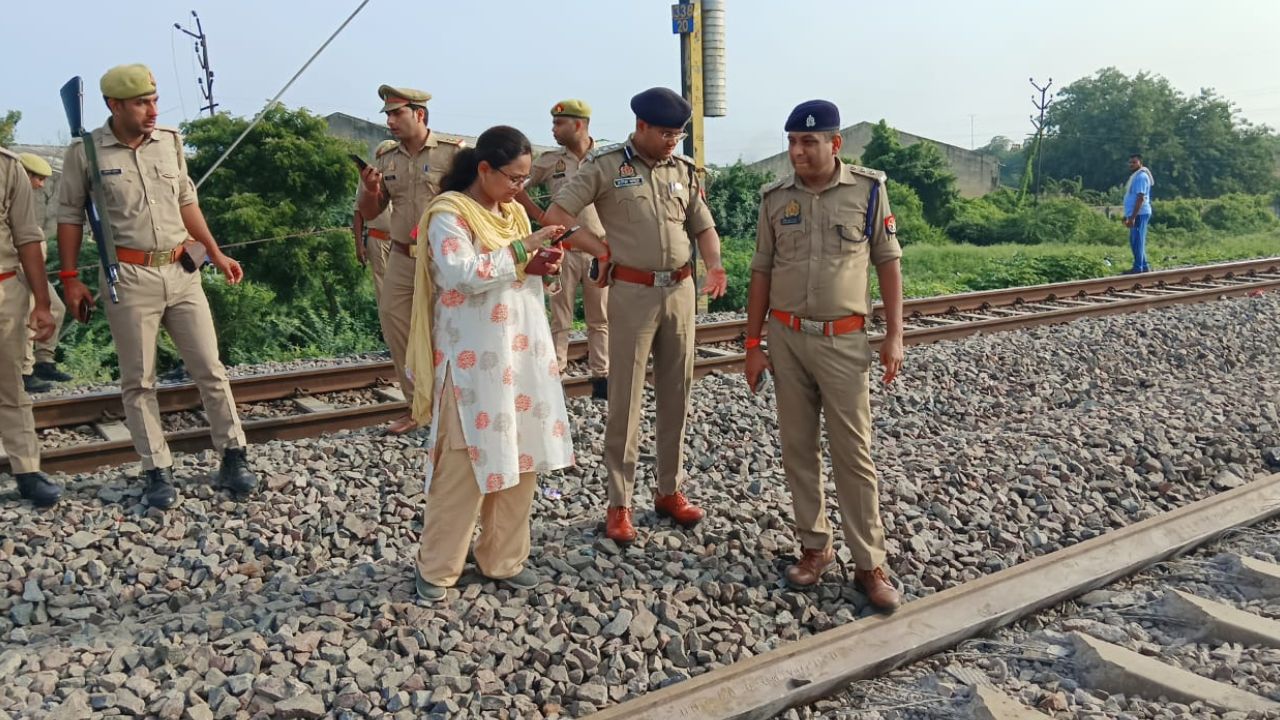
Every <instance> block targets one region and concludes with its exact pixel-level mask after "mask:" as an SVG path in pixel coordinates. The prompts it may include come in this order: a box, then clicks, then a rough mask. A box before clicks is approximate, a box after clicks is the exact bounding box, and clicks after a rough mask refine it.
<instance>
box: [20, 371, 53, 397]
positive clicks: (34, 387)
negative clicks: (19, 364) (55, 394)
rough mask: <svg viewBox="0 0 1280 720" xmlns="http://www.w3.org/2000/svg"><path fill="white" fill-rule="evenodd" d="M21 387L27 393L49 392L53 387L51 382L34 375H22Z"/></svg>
mask: <svg viewBox="0 0 1280 720" xmlns="http://www.w3.org/2000/svg"><path fill="white" fill-rule="evenodd" d="M22 389H23V390H26V391H27V392H29V393H42V392H49V391H50V390H52V389H53V383H49V382H45V381H44V380H41V379H39V378H37V377H36V376H35V375H23V376H22Z"/></svg>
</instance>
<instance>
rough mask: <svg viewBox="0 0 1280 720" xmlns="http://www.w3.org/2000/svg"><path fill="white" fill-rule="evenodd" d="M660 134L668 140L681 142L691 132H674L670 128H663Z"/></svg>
mask: <svg viewBox="0 0 1280 720" xmlns="http://www.w3.org/2000/svg"><path fill="white" fill-rule="evenodd" d="M658 134H659V135H661V136H662V139H663V140H665V141H666V142H680V141H681V140H683V139H685V138H687V137H689V133H687V132H672V131H670V130H661V131H659V132H658Z"/></svg>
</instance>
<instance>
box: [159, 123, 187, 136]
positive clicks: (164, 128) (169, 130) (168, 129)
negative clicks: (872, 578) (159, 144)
mask: <svg viewBox="0 0 1280 720" xmlns="http://www.w3.org/2000/svg"><path fill="white" fill-rule="evenodd" d="M156 130H159V131H160V132H167V133H173V134H174V135H181V134H182V131H181V130H179V129H178V128H176V127H169V126H168V125H157V126H156Z"/></svg>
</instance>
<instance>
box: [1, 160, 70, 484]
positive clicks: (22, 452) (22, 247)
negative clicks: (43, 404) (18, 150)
mask: <svg viewBox="0 0 1280 720" xmlns="http://www.w3.org/2000/svg"><path fill="white" fill-rule="evenodd" d="M43 246H44V232H43V231H42V230H41V229H40V225H39V224H38V223H37V222H36V205H35V197H34V195H32V193H31V181H30V180H29V179H28V178H27V176H26V174H25V173H24V172H23V168H22V162H21V161H20V160H19V159H18V156H17V155H15V154H13V153H12V152H9V151H8V150H6V149H5V148H0V441H3V443H4V451H5V453H6V454H7V455H8V456H9V467H10V469H11V470H12V471H13V473H14V479H15V480H17V483H18V492H19V493H20V494H21V495H22V497H24V498H26V499H27V500H30V501H31V502H32V503H33V504H35V505H36V506H38V507H48V506H49V505H52V504H54V503H56V502H58V498H59V497H61V496H62V488H61V487H60V486H58V485H55V484H54V483H52V482H50V481H49V478H48V477H46V476H45V474H44V473H42V472H40V441H39V439H38V438H37V437H36V421H35V417H34V416H33V415H32V413H31V396H29V395H27V391H26V390H25V389H23V387H22V355H23V350H24V348H26V346H27V339H28V337H29V336H30V334H31V331H32V330H34V331H35V338H36V340H38V341H45V340H48V339H49V338H50V337H51V336H52V335H53V332H54V327H53V316H52V314H51V313H50V311H49V284H48V282H43V283H36V284H35V285H33V286H28V285H27V280H26V279H27V278H39V279H41V280H44V276H45V272H44V254H43V253H42V252H41V250H40V248H41V247H43ZM32 298H34V299H35V302H34V304H35V307H34V309H30V310H28V309H29V308H30V306H31V304H32ZM28 313H29V314H28ZM24 321H25V322H24Z"/></svg>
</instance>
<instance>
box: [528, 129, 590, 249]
mask: <svg viewBox="0 0 1280 720" xmlns="http://www.w3.org/2000/svg"><path fill="white" fill-rule="evenodd" d="M594 150H595V140H592V141H591V147H589V148H587V155H586V157H587V158H589V157H591V153H592V151H594ZM585 162H586V159H585V158H584V159H583V160H579V159H578V156H577V155H574V154H573V153H571V152H569V150H568V148H559V149H558V150H551V151H549V152H545V153H543V154H541V155H539V156H538V159H537V160H534V161H533V171H532V172H530V173H529V184H530V185H546V186H547V191H548V192H549V193H550V194H551V197H555V194H556V193H557V192H559V191H560V188H562V187H564V186H565V185H566V184H568V182H569V178H572V177H573V176H574V175H576V174H577V173H578V170H579V169H581V168H582V166H583V164H584V163H585ZM574 215H575V216H576V217H577V218H578V222H579V223H581V224H582V226H583V227H584V228H586V229H587V230H588V231H590V232H591V234H592V235H595V236H596V237H598V238H600V239H602V240H603V239H604V237H605V232H604V226H603V225H601V224H600V216H599V215H598V214H597V213H596V206H595V205H588V206H586V207H584V208H582V211H581V212H578V213H575V214H574ZM567 242H568V243H569V244H572V243H573V241H572V240H568V241H567Z"/></svg>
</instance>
